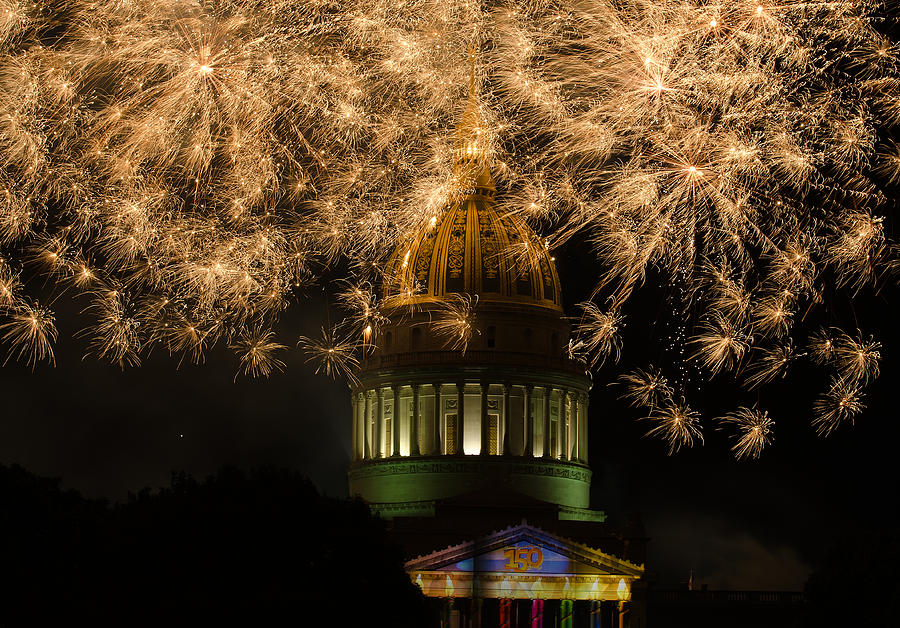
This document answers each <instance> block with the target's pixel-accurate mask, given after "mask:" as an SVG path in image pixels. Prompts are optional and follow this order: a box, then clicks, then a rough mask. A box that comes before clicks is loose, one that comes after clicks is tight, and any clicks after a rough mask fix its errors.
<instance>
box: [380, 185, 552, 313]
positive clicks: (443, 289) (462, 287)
mask: <svg viewBox="0 0 900 628" xmlns="http://www.w3.org/2000/svg"><path fill="white" fill-rule="evenodd" d="M463 293H467V294H472V295H478V298H479V302H480V303H484V302H491V303H496V302H503V303H515V304H526V305H538V306H541V307H547V308H552V309H554V310H558V311H562V306H561V300H560V287H559V277H558V276H557V274H556V268H555V267H554V264H553V259H552V258H551V257H550V254H549V252H548V251H547V249H546V248H545V246H544V244H543V243H542V242H541V240H540V239H539V238H538V237H537V234H535V232H534V231H533V230H532V229H531V228H530V227H529V226H528V225H527V224H526V223H525V221H523V220H522V219H521V218H519V217H518V216H513V215H511V214H505V215H501V214H500V213H499V212H498V211H497V210H496V209H495V208H494V203H493V199H492V198H491V197H490V196H488V195H487V194H467V195H466V196H465V197H464V198H463V199H461V200H460V201H457V202H454V203H452V204H451V205H450V207H449V208H448V209H447V210H446V211H445V212H444V214H443V215H442V216H441V217H440V218H439V219H438V220H436V221H435V224H434V225H433V226H432V225H428V226H427V227H426V228H425V229H423V230H422V231H421V232H420V233H418V234H416V235H415V236H414V237H412V238H411V239H409V240H408V241H407V242H405V243H402V244H401V245H400V246H399V247H398V248H397V250H396V251H395V252H394V254H393V256H392V257H391V259H390V261H389V262H388V265H387V268H386V279H385V282H384V297H385V305H386V306H388V307H393V306H398V305H405V304H410V303H426V302H431V301H438V300H445V299H446V298H447V297H449V296H452V295H454V294H463Z"/></svg>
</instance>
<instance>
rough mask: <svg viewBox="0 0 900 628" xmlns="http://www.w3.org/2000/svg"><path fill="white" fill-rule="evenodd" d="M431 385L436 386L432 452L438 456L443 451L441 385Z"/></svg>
mask: <svg viewBox="0 0 900 628" xmlns="http://www.w3.org/2000/svg"><path fill="white" fill-rule="evenodd" d="M431 386H432V387H433V388H434V444H433V445H432V447H431V453H432V454H433V455H435V456H437V455H440V453H441V385H440V384H432V385H431Z"/></svg>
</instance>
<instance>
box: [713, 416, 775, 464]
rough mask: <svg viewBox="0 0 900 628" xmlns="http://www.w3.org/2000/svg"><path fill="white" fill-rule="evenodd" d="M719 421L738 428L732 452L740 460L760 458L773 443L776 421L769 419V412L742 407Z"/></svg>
mask: <svg viewBox="0 0 900 628" xmlns="http://www.w3.org/2000/svg"><path fill="white" fill-rule="evenodd" d="M719 421H721V422H722V423H723V424H725V425H733V426H734V427H735V428H737V434H736V436H735V438H734V445H732V447H731V451H732V453H734V457H735V458H737V459H738V460H740V459H742V458H759V457H760V455H761V454H762V452H763V450H764V449H765V448H766V447H768V446H769V445H770V444H771V443H772V440H773V437H772V430H774V428H775V421H773V420H772V419H771V418H770V417H769V413H768V412H765V411H763V410H758V409H756V408H745V407H740V408H738V409H736V410H734V411H733V412H730V413H729V414H727V415H725V416H724V417H721V418H720V419H719Z"/></svg>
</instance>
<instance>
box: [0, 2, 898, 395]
mask: <svg viewBox="0 0 900 628" xmlns="http://www.w3.org/2000/svg"><path fill="white" fill-rule="evenodd" d="M890 1H891V0H888V4H885V3H882V2H877V1H870V0H839V1H837V2H835V1H833V0H828V1H826V0H813V1H812V2H809V1H804V2H800V1H799V0H787V1H785V2H781V3H770V2H765V1H759V2H756V1H754V2H747V1H746V0H722V1H721V2H718V3H713V4H691V3H687V2H684V1H681V0H652V1H651V0H636V1H634V2H628V3H615V2H613V3H610V2H603V1H600V0H588V1H582V0H558V1H557V2H554V3H547V2H544V1H543V0H505V1H502V2H501V1H494V0H481V1H478V2H437V1H435V0H408V1H406V2H403V3H396V2H387V1H385V0H360V1H354V2H345V1H343V0H337V1H336V2H330V3H324V2H305V1H300V0H251V1H250V2H244V1H242V2H237V1H235V0H222V1H221V2H216V3H199V2H181V1H177V2H176V1H174V0H163V1H161V2H160V1H155V0H154V1H152V2H151V1H150V0H133V1H132V2H128V3H122V2H118V1H112V0H99V1H97V2H87V1H86V0H37V1H36V2H32V3H24V2H19V1H18V0H7V1H6V2H4V3H3V5H2V8H3V10H0V255H2V256H3V260H5V261H4V262H2V264H0V316H3V317H4V319H3V320H4V321H5V322H4V323H3V324H5V325H7V327H5V329H7V333H6V334H4V336H3V337H4V339H5V342H6V343H7V344H8V345H10V353H11V355H14V356H20V357H22V358H23V359H26V360H27V361H29V363H32V364H33V362H34V361H35V360H40V359H42V358H43V359H52V349H51V348H50V347H49V346H47V343H48V342H51V341H52V340H53V338H54V337H55V328H53V327H52V324H51V325H50V326H49V327H46V330H47V333H25V332H26V331H27V325H26V327H21V325H22V324H23V323H22V320H24V319H22V316H23V312H25V313H27V312H29V311H32V310H34V311H40V312H44V313H46V317H43V318H42V319H41V320H49V321H52V315H50V314H49V312H48V311H47V310H46V308H45V307H44V306H37V305H35V304H34V300H33V298H31V297H30V296H29V295H28V294H27V291H28V289H29V285H28V283H29V282H28V281H25V285H24V286H23V285H21V284H20V283H19V282H20V279H19V278H20V277H22V278H29V277H31V276H32V275H31V270H30V269H31V267H40V268H42V269H43V270H44V271H45V272H47V273H48V274H49V276H51V277H52V279H53V281H54V282H56V283H57V284H58V285H59V286H60V287H61V288H60V289H61V290H65V291H66V293H67V294H70V295H79V294H85V295H86V297H87V298H88V299H90V300H91V301H92V303H94V304H95V305H94V306H93V307H90V308H88V309H87V310H86V316H87V317H88V320H90V321H91V323H90V324H89V327H88V329H87V330H85V332H84V333H85V334H86V335H87V336H88V337H89V338H90V340H89V343H90V346H91V351H92V352H93V353H95V354H97V355H98V356H101V357H102V358H104V359H108V360H111V361H113V362H116V363H119V364H121V365H123V366H125V365H133V364H138V363H139V360H140V358H141V356H143V355H146V354H147V353H149V352H150V351H151V350H153V348H155V347H161V348H163V349H164V350H167V351H169V352H171V353H173V354H176V355H178V356H180V357H179V359H184V358H186V357H187V358H189V359H191V360H194V361H199V360H202V359H203V353H204V351H206V350H207V349H208V348H209V347H210V346H212V345H214V344H216V343H218V342H223V343H225V344H227V345H228V346H230V347H232V348H233V350H234V351H235V352H236V353H237V355H238V356H239V360H240V361H242V364H244V365H246V364H247V363H246V362H245V361H244V359H245V358H246V356H247V353H246V351H247V346H248V345H247V343H246V342H245V341H241V340H240V339H241V338H242V337H243V338H245V339H246V338H249V337H248V336H247V334H248V333H249V332H248V331H247V330H254V332H253V337H257V338H264V337H266V334H268V332H269V331H270V330H272V329H273V327H274V325H275V324H276V323H277V321H278V319H279V316H280V313H281V312H282V311H283V310H284V309H285V308H286V307H288V306H289V304H290V303H291V302H292V301H293V300H294V299H295V296H294V295H295V293H294V290H295V289H296V288H297V287H300V286H306V285H309V284H310V283H313V282H316V281H317V280H319V279H320V278H321V277H322V276H323V269H330V268H349V269H351V274H352V276H351V277H349V278H348V279H349V281H350V282H351V285H352V286H359V289H360V290H361V291H363V292H365V293H366V294H367V295H369V296H367V297H366V298H365V300H364V302H363V301H359V302H357V303H356V305H354V304H352V303H350V302H349V301H348V303H347V305H349V306H350V307H351V310H352V311H350V314H349V317H348V322H347V323H346V327H347V328H352V331H351V332H347V333H351V334H352V335H353V336H354V337H358V336H359V335H360V334H362V340H363V342H361V343H357V342H356V341H354V342H351V343H349V344H348V347H350V346H352V347H354V350H357V351H364V350H366V347H367V346H371V343H372V342H374V341H375V338H377V330H378V327H379V325H381V324H383V322H384V321H383V319H382V317H380V315H379V314H378V310H379V304H378V302H377V299H376V298H374V293H375V291H374V290H373V289H372V286H377V285H379V284H380V282H381V281H382V279H383V277H382V276H381V272H382V271H381V269H382V268H383V261H384V258H385V256H386V255H387V254H388V253H389V252H390V251H392V250H393V248H394V247H395V246H396V243H397V242H398V240H400V239H402V238H404V237H406V236H407V235H408V234H409V233H410V232H412V231H415V230H419V229H421V228H423V226H424V225H427V224H428V221H429V220H433V219H435V217H436V216H437V215H438V214H439V212H440V211H441V208H442V207H443V206H444V205H445V204H446V203H447V201H448V200H449V199H451V198H453V196H454V194H456V193H458V189H457V188H458V179H457V177H456V176H455V175H454V172H453V150H454V137H453V134H454V127H455V124H456V122H457V121H458V120H459V117H460V115H461V113H462V109H463V108H464V107H465V98H464V94H465V92H466V89H467V83H468V80H467V79H468V72H469V67H468V66H469V64H468V62H467V61H468V59H467V52H466V51H467V49H468V48H469V47H470V46H474V47H475V48H477V49H478V50H479V54H478V60H477V67H476V72H475V80H476V82H477V84H478V86H479V90H478V91H479V93H480V94H482V98H481V102H480V109H481V111H480V113H481V117H482V119H483V120H484V121H485V125H484V127H485V128H484V129H483V131H484V132H483V134H482V136H481V137H480V139H479V141H480V142H482V141H483V142H484V143H485V145H486V147H487V151H488V152H489V153H490V155H491V159H492V163H493V172H494V176H495V178H496V179H497V183H498V188H499V189H498V203H499V205H500V207H499V208H500V210H501V211H512V212H518V213H521V214H522V215H523V216H525V217H526V218H527V219H528V220H531V221H534V222H535V224H540V225H543V226H544V227H545V230H546V231H547V235H548V237H549V241H550V242H551V243H552V244H553V245H558V244H560V243H562V242H564V241H566V240H568V239H571V238H574V237H579V238H583V239H585V240H586V241H588V242H590V243H591V245H592V248H593V251H594V253H595V254H596V257H597V270H596V275H597V286H596V290H595V291H594V298H593V299H592V300H593V301H595V303H594V304H593V305H591V306H589V308H588V309H590V307H593V308H595V309H596V315H591V316H586V317H585V320H584V326H583V329H582V330H581V331H582V333H581V334H580V336H579V337H580V338H582V341H581V344H580V345H579V351H581V350H582V349H585V348H586V347H587V348H589V349H591V350H592V352H589V353H592V355H588V356H587V358H586V360H587V361H588V362H589V363H592V364H600V363H602V359H603V357H604V356H606V355H608V356H610V357H613V358H614V357H616V356H617V354H618V352H619V344H618V340H617V336H616V334H615V333H614V331H615V327H616V326H617V324H618V322H619V321H621V317H622V316H623V314H622V311H621V310H622V308H623V307H625V306H626V304H628V303H629V299H630V296H631V295H632V293H633V292H634V291H635V290H636V289H638V288H639V287H640V286H641V284H642V283H643V282H644V280H645V278H646V277H647V271H648V269H650V268H654V269H657V270H659V271H660V272H662V273H663V274H667V275H668V276H669V277H671V278H672V281H673V282H675V283H677V284H678V285H679V290H681V291H682V292H683V293H684V294H685V295H687V297H686V298H687V299H688V300H689V301H690V307H686V308H684V309H685V312H686V313H684V314H683V315H684V316H685V317H686V319H687V320H686V321H685V324H684V326H685V329H687V330H690V331H689V333H696V334H697V335H696V338H695V339H694V340H693V342H695V343H696V345H695V346H696V348H697V354H696V358H697V363H698V364H699V365H701V366H702V367H703V368H705V369H707V370H708V371H709V372H712V373H717V372H725V371H731V372H733V373H735V375H736V376H738V377H740V376H741V375H745V376H744V378H743V379H744V381H746V382H747V383H748V384H749V385H751V386H757V385H761V384H764V383H765V382H767V381H770V380H771V379H773V378H777V377H778V376H779V375H783V370H779V369H780V367H778V364H777V362H778V359H779V358H778V356H777V355H775V354H778V353H779V349H778V347H782V348H783V347H786V346H791V345H790V344H789V343H790V341H791V340H792V339H793V340H795V344H796V345H798V346H799V345H800V344H802V343H803V339H801V338H794V335H795V333H796V332H795V329H794V326H795V324H796V323H797V321H798V320H800V319H801V318H802V313H804V312H807V311H809V310H810V309H811V308H814V307H820V306H821V302H822V300H821V295H822V294H823V293H826V292H829V293H831V292H834V293H843V294H851V295H852V294H854V293H855V292H857V291H859V290H862V289H864V288H866V287H868V286H871V285H873V284H875V283H876V282H878V281H893V278H892V277H891V276H890V271H891V269H896V268H897V267H898V263H897V260H896V251H897V247H896V244H895V243H893V242H892V241H891V240H890V239H889V236H888V235H887V233H889V231H888V232H887V233H886V229H885V226H884V219H885V217H886V216H885V213H886V212H887V209H886V207H887V204H886V203H885V194H884V186H885V185H887V184H888V182H890V181H897V180H900V157H898V156H900V153H898V148H897V145H896V144H892V143H890V142H887V143H885V142H882V141H881V140H880V139H879V138H883V137H885V136H886V135H890V134H891V133H893V132H895V131H893V130H892V129H896V126H897V125H898V124H900V50H898V46H897V44H896V43H895V42H892V41H890V40H888V39H886V37H885V36H884V35H883V34H881V33H879V32H877V30H876V28H875V26H874V25H877V24H878V23H879V21H880V19H881V18H882V17H883V16H888V17H890V16H891V11H893V10H895V9H896V7H895V6H894V5H893V4H890ZM510 254H516V252H515V251H513V252H511V253H510ZM26 270H27V272H25V271H26ZM409 289H410V291H415V290H416V287H415V286H410V287H409ZM112 293H115V294H116V296H115V297H111V296H110V295H111V294H112ZM599 303H602V305H598V304H599ZM35 308H37V309H35ZM590 311H593V310H590ZM25 316H26V318H27V314H25ZM42 316H43V315H42ZM51 329H53V330H54V332H53V333H50V330H51ZM16 330H18V331H16ZM343 333H344V332H343V331H341V332H340V334H339V335H341V337H343V335H342V334H343ZM584 339H587V340H584ZM318 342H319V341H309V342H307V343H306V344H308V345H309V346H310V347H312V348H313V350H314V352H320V351H327V348H328V347H331V348H334V347H335V346H340V347H342V349H341V351H340V352H339V353H340V356H341V357H340V360H337V361H332V360H331V359H326V360H324V361H323V362H321V365H322V368H323V369H324V370H326V371H330V372H340V373H343V372H345V371H347V370H348V369H349V368H350V367H351V366H352V365H353V363H354V361H353V359H351V356H350V354H349V353H348V352H349V350H350V349H349V348H347V352H345V351H344V344H345V343H343V342H336V341H333V340H328V334H326V340H325V341H323V343H324V344H322V343H319V344H322V346H319V344H317V343H318ZM859 342H860V343H861V342H862V340H861V339H860V341H859ZM871 342H875V341H874V340H873V341H871ZM252 344H253V343H252V342H251V343H250V345H252ZM773 346H775V347H776V348H775V349H772V347H773ZM842 346H843V345H842ZM861 346H862V345H861ZM865 346H867V347H869V348H868V349H865V351H864V353H865V354H866V355H867V356H869V357H867V358H864V359H863V358H859V356H858V355H857V359H863V362H861V363H858V364H857V366H853V356H850V355H849V354H848V355H843V356H842V357H841V358H840V361H841V363H842V364H845V367H843V371H842V372H846V373H845V374H847V376H848V377H850V376H852V377H856V378H857V379H856V380H855V381H857V382H859V383H860V384H863V383H866V382H868V381H871V379H873V378H874V377H875V376H876V375H877V361H878V360H877V358H878V356H877V355H876V356H873V352H874V353H877V347H874V345H871V343H870V342H869V341H866V344H865ZM782 353H783V351H782ZM845 353H846V352H845ZM779 355H780V354H779ZM773 356H774V357H773ZM773 360H774V362H773ZM251 362H252V360H251ZM756 363H759V364H758V365H757V364H756ZM873 364H874V367H873ZM273 365H274V363H273ZM327 365H331V366H327ZM259 366H262V365H261V364H260V365H259ZM265 371H266V369H264V368H259V367H257V368H253V367H251V368H250V372H251V373H253V372H259V373H261V374H262V373H264V372H265ZM853 373H856V375H852V374H853ZM679 387H682V386H680V385H679ZM680 393H681V391H679V394H680Z"/></svg>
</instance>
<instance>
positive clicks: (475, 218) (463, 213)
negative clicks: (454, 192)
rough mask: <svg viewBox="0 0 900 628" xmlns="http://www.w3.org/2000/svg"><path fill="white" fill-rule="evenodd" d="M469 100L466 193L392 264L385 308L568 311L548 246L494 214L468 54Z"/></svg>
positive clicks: (459, 152) (463, 170) (520, 223)
mask: <svg viewBox="0 0 900 628" xmlns="http://www.w3.org/2000/svg"><path fill="white" fill-rule="evenodd" d="M469 61H470V71H469V99H468V102H467V104H466V109H465V112H464V113H463V116H462V119H461V120H460V123H459V125H458V126H457V127H456V141H455V142H454V144H455V146H454V159H453V161H454V172H455V173H456V177H457V180H458V181H459V184H460V186H461V187H462V188H463V189H465V190H466V192H465V194H464V195H461V196H460V198H459V199H458V200H455V201H453V202H452V203H450V205H449V207H448V208H447V209H446V210H445V211H444V212H443V214H442V215H441V216H440V217H435V218H432V219H431V221H430V222H429V224H427V225H426V226H425V228H424V229H422V230H421V231H420V232H419V233H417V234H415V235H414V236H413V237H411V238H409V239H408V240H407V241H406V242H403V243H402V244H401V245H400V246H399V247H398V248H397V250H396V251H395V252H394V254H393V256H392V257H391V259H390V261H389V262H388V265H387V268H386V269H385V270H386V273H385V277H386V278H385V281H384V290H383V293H384V294H383V296H384V298H385V305H386V306H387V307H394V306H399V305H407V304H413V303H425V302H429V301H440V300H445V299H446V298H447V297H449V296H452V295H454V294H471V295H478V299H479V302H481V303H484V302H492V303H497V302H502V303H514V304H526V305H538V306H541V307H546V308H551V309H553V310H557V311H560V312H561V311H562V305H561V298H560V288H559V277H558V276H557V274H556V268H555V267H554V265H553V258H551V257H550V254H549V252H548V251H547V249H546V247H545V246H544V243H543V242H542V241H541V240H540V238H538V236H537V234H536V233H535V232H534V231H533V230H532V229H531V227H529V226H528V225H527V224H526V223H525V221H524V220H522V219H521V218H520V217H518V216H515V215H513V214H509V213H505V214H503V215H501V214H500V213H499V212H498V211H497V210H496V209H495V208H494V195H495V194H496V188H495V185H494V178H493V176H492V175H491V168H490V155H489V152H488V150H489V149H488V146H487V139H486V137H487V133H486V132H485V131H486V129H485V125H484V122H483V121H482V118H481V115H480V111H479V107H478V100H477V98H476V94H475V52H474V49H470V50H469Z"/></svg>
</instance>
